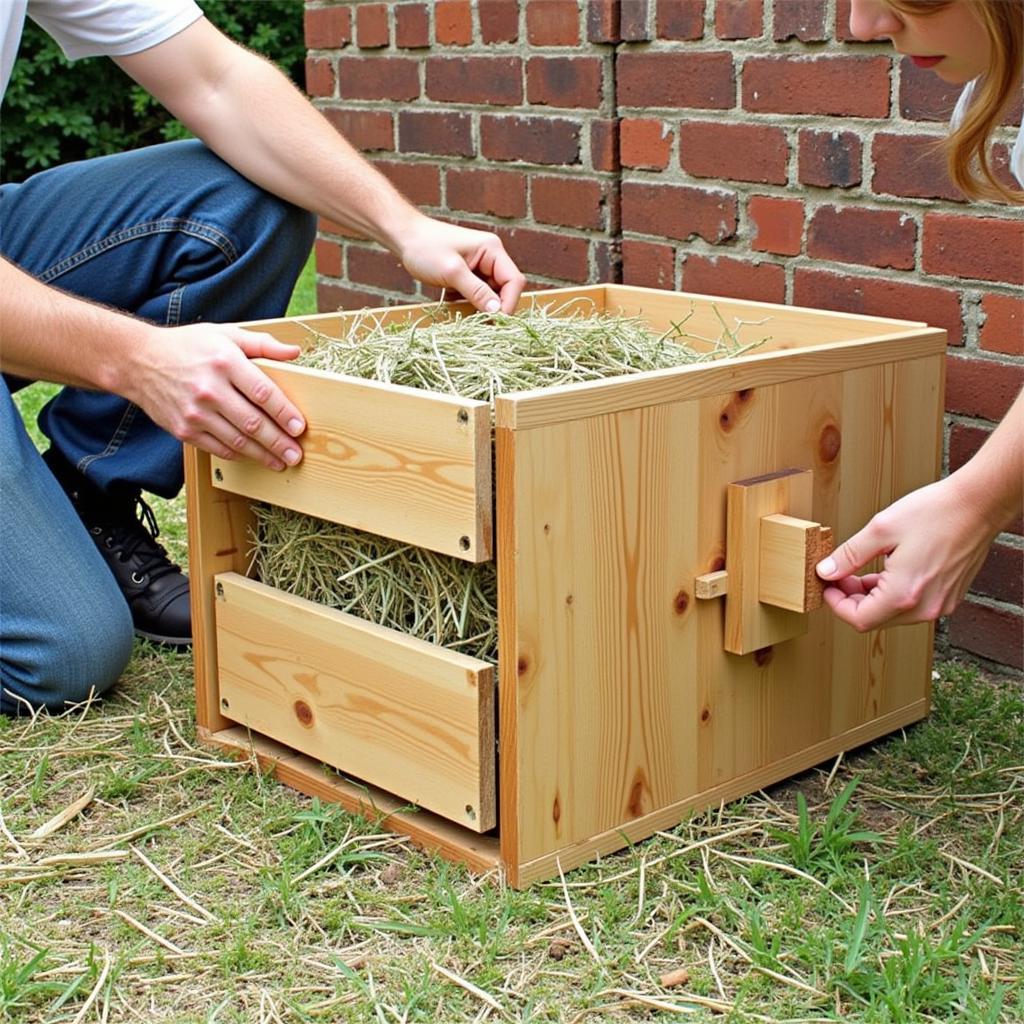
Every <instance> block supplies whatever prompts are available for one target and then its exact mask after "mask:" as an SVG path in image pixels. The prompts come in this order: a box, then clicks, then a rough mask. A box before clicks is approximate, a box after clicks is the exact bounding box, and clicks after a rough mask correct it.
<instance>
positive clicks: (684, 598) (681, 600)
mask: <svg viewBox="0 0 1024 1024" xmlns="http://www.w3.org/2000/svg"><path fill="white" fill-rule="evenodd" d="M672 607H673V608H675V610H676V615H684V614H685V613H686V609H687V608H689V607H690V595H689V594H688V593H687V592H686V591H685V590H680V591H679V593H678V594H676V596H675V598H674V599H673V601H672Z"/></svg>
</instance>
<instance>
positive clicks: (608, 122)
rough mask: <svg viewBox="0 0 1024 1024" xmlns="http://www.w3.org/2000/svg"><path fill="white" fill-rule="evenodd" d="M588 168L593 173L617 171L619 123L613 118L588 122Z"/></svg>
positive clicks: (618, 166)
mask: <svg viewBox="0 0 1024 1024" xmlns="http://www.w3.org/2000/svg"><path fill="white" fill-rule="evenodd" d="M590 166H591V167H592V168H593V169H594V170H595V171H617V170H619V168H620V167H621V166H622V165H621V163H620V162H619V122H618V120H616V119H615V118H611V117H607V118H594V120H592V121H591V122H590Z"/></svg>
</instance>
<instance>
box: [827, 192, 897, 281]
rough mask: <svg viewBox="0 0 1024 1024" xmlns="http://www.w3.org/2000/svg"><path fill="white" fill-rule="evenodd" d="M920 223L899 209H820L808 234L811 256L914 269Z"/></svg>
mask: <svg viewBox="0 0 1024 1024" xmlns="http://www.w3.org/2000/svg"><path fill="white" fill-rule="evenodd" d="M916 241H917V224H916V223H915V222H914V221H913V219H912V218H910V217H908V216H906V215H905V214H903V213H900V212H899V211H897V210H868V209H864V208H862V207H854V206H848V207H842V208H840V207H836V206H820V207H818V209H817V210H815V212H814V215H813V216H812V217H811V223H810V226H809V228H808V232H807V255H808V256H810V257H811V258H812V259H816V260H838V261H839V262H841V263H862V264H864V265H865V266H869V267H893V268H895V269H897V270H911V269H912V268H913V266H914V249H915V245H916Z"/></svg>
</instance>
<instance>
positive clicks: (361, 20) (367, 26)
mask: <svg viewBox="0 0 1024 1024" xmlns="http://www.w3.org/2000/svg"><path fill="white" fill-rule="evenodd" d="M390 42H391V29H390V26H389V25H388V5H387V4H359V5H358V6H357V7H356V45H357V46H359V47H360V49H363V50H369V49H374V48H376V47H379V46H387V45H388V43H390Z"/></svg>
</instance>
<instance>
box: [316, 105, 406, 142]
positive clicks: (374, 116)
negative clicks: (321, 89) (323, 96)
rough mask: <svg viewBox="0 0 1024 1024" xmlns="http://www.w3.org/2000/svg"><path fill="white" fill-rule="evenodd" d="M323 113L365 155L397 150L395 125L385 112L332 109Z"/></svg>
mask: <svg viewBox="0 0 1024 1024" xmlns="http://www.w3.org/2000/svg"><path fill="white" fill-rule="evenodd" d="M323 113H324V116H325V117H326V118H327V120H328V121H330V122H331V124H332V125H334V127H335V128H336V129H337V130H338V131H339V132H341V134H342V135H344V136H345V138H346V139H348V141H349V142H351V143H352V145H353V146H355V148H356V149H358V150H361V151H362V152H364V153H365V152H369V151H371V150H376V149H394V148H395V142H394V125H393V123H392V120H391V115H390V114H389V113H387V112H386V111H384V110H340V109H338V108H336V107H330V108H327V109H326V110H324V112H323Z"/></svg>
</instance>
